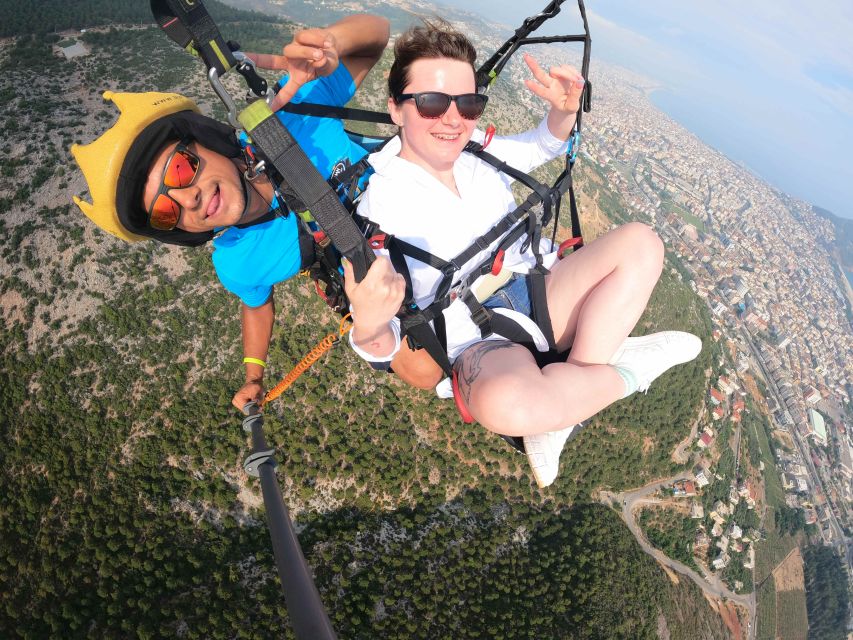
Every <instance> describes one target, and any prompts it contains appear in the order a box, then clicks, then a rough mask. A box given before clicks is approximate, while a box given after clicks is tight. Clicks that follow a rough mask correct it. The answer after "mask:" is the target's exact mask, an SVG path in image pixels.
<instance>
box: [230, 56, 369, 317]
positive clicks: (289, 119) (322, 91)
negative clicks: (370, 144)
mask: <svg viewBox="0 0 853 640" xmlns="http://www.w3.org/2000/svg"><path fill="white" fill-rule="evenodd" d="M284 81H285V80H282V81H281V82H282V83H283V82H284ZM355 90H356V86H355V82H354V81H353V79H352V76H351V75H350V73H349V71H348V70H347V68H346V66H344V65H343V64H339V65H338V68H337V69H335V71H334V72H333V73H332V74H331V75H329V76H327V77H325V78H318V79H317V80H314V81H312V82H309V83H307V84H305V85H304V86H302V87H301V88H300V89H299V91H298V92H297V93H296V95H295V96H294V97H293V99H292V100H291V102H313V103H316V104H326V105H331V106H343V105H345V104H346V103H347V102H349V100H350V98H352V97H353V95H355ZM276 115H277V116H278V118H279V119H280V120H281V121H282V122H283V123H284V125H285V126H286V127H287V129H288V131H290V133H291V134H292V135H293V137H294V138H295V140H296V142H298V143H299V146H301V147H302V149H303V150H304V151H305V153H306V155H307V156H308V157H309V158H310V159H311V162H313V163H314V166H315V167H317V169H318V170H319V172H320V175H322V176H325V177H331V176H332V174H333V173H335V172H338V171H340V170H341V169H343V168H345V167H346V166H348V165H349V164H350V163H355V162H358V161H359V160H360V159H361V158H363V157H364V156H365V155H367V152H366V151H365V150H364V149H362V148H361V147H360V146H358V145H357V144H355V143H354V142H352V141H351V140H350V139H349V137H348V136H347V134H346V132H345V131H344V125H343V123H342V122H341V121H340V120H337V119H335V118H318V117H315V116H301V115H297V114H294V113H287V112H284V111H279V112H278V113H277V114H276ZM296 218H297V216H296V215H295V214H293V213H291V214H290V215H288V216H287V217H286V218H281V217H277V218H275V219H273V220H270V221H269V222H264V223H262V224H257V225H253V226H250V227H246V228H244V229H238V228H237V227H229V228H228V229H226V230H225V231H224V232H223V233H222V234H221V235H219V236H218V237H217V238H216V239H214V241H213V266H214V267H215V268H216V275H217V276H219V281H220V282H222V284H223V286H224V287H225V288H226V289H228V291H230V292H231V293H234V294H236V295H237V296H239V298H240V299H241V300H242V301H243V302H244V303H245V304H246V305H248V306H250V307H259V306H261V305H262V304H264V303H265V302H266V301H267V299H269V296H270V293H271V292H272V287H273V285H275V284H277V283H279V282H283V281H284V280H287V279H288V278H291V277H292V276H294V275H296V273H297V272H298V271H299V267H300V266H301V256H300V253H299V232H298V226H297V224H298V223H297V219H296Z"/></svg>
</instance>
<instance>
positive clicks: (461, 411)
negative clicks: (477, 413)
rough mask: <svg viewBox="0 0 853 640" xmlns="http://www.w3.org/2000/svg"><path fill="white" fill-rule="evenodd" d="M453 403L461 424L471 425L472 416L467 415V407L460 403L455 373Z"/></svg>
mask: <svg viewBox="0 0 853 640" xmlns="http://www.w3.org/2000/svg"><path fill="white" fill-rule="evenodd" d="M453 402H455V403H456V408H457V409H458V410H459V415H460V416H462V422H464V423H465V424H471V423H472V422H474V416H472V415H471V414H470V413H468V407H466V406H465V403H464V402H462V394H461V393H460V392H459V380H458V379H457V378H456V372H455V371H454V372H453Z"/></svg>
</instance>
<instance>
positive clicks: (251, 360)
mask: <svg viewBox="0 0 853 640" xmlns="http://www.w3.org/2000/svg"><path fill="white" fill-rule="evenodd" d="M247 363H252V364H259V365H261V366H262V367H263V368H264V369H266V368H267V363H266V362H264V361H263V360H261V359H260V358H248V357H246V358H243V364H247Z"/></svg>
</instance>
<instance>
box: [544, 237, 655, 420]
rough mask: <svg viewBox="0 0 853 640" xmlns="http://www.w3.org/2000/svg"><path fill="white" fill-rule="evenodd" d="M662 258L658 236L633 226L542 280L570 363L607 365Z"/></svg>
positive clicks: (638, 310) (647, 293) (594, 244)
mask: <svg viewBox="0 0 853 640" xmlns="http://www.w3.org/2000/svg"><path fill="white" fill-rule="evenodd" d="M663 254H664V250H663V243H662V242H661V240H660V238H659V237H658V236H657V234H655V232H654V231H653V230H652V229H651V228H650V227H648V226H646V225H644V224H641V223H638V222H631V223H629V224H626V225H623V226H621V227H617V228H616V229H614V230H613V231H610V232H608V233H607V234H605V235H603V236H601V237H600V238H598V239H596V240H595V241H594V242H591V243H590V244H588V245H586V246H585V247H584V248H583V249H581V250H580V251H576V252H574V253H572V254H570V255H568V256H566V257H565V258H564V259H563V260H561V261H560V262H558V263H557V264H556V265H554V267H553V268H552V270H551V274H550V275H549V276H548V277H547V279H546V294H547V296H548V309H549V311H550V314H551V324H552V326H553V329H554V339H555V340H556V342H557V347H558V349H560V350H561V351H562V350H565V349H567V348H568V347H569V346H571V347H572V352H571V356H570V358H569V362H571V363H574V364H579V365H585V364H604V363H607V362H608V361H609V360H610V357H611V356H612V355H613V354H614V353H615V351H616V348H617V347H618V346H619V345H620V344H621V343H622V341H623V340H624V339H625V338H626V337H627V336H628V334H629V333H631V330H632V329H633V328H634V325H636V323H637V320H639V318H640V316H641V315H642V313H643V310H644V309H645V308H646V304H647V303H648V301H649V297H650V296H651V294H652V290H653V289H654V287H655V284H657V281H658V278H659V277H660V273H661V269H662V267H663ZM566 388H568V387H564V389H566ZM564 393H565V391H564ZM605 406H606V405H605Z"/></svg>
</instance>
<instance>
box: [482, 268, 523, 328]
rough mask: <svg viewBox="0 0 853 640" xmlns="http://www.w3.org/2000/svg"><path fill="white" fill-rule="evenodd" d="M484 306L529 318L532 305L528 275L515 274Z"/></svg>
mask: <svg viewBox="0 0 853 640" xmlns="http://www.w3.org/2000/svg"><path fill="white" fill-rule="evenodd" d="M483 306H484V307H486V308H487V309H494V308H495V307H502V308H504V309H512V310H513V311H518V312H519V313H522V314H524V315H526V316H527V317H528V318H529V317H530V315H531V313H532V307H531V304H530V293H529V292H528V291H527V275H526V274H523V273H513V274H512V277H511V278H510V279H509V281H508V282H507V283H506V284H505V285H504V286H502V287H501V288H500V289H498V290H497V291H495V292H494V293H493V294H492V295H491V296H490V297H489V298H487V299H486V300H485V302H483Z"/></svg>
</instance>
